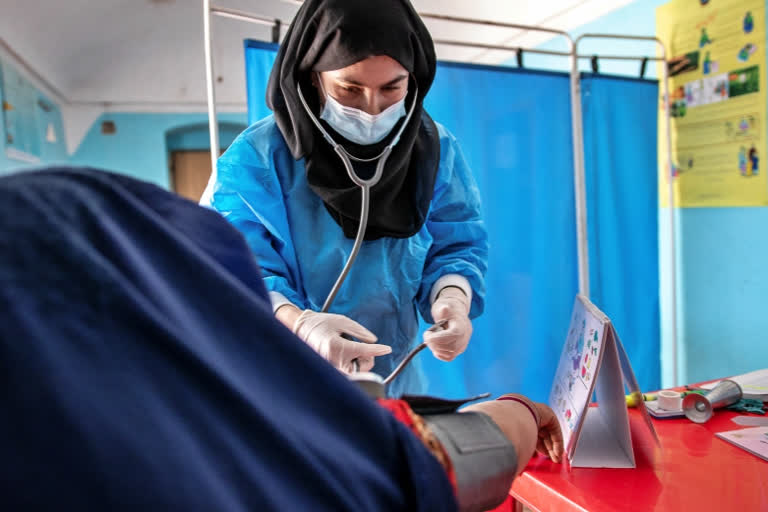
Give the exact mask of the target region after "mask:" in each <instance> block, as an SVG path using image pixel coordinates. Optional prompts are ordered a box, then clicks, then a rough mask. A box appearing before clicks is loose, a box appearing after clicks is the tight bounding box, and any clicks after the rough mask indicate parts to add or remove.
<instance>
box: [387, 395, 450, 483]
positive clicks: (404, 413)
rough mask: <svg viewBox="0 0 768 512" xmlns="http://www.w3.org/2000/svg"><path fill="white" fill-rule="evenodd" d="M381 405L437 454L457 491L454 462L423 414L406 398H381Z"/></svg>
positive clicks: (428, 448)
mask: <svg viewBox="0 0 768 512" xmlns="http://www.w3.org/2000/svg"><path fill="white" fill-rule="evenodd" d="M377 402H379V405H381V406H382V407H384V408H385V409H386V410H388V411H389V412H390V413H392V415H393V416H394V417H395V418H396V419H397V420H398V421H399V422H400V423H402V424H403V425H405V426H406V427H408V429H409V430H410V431H411V432H413V434H414V435H415V436H416V437H418V438H419V439H420V440H421V442H422V443H424V446H426V447H427V450H429V452H430V453H431V454H432V455H434V456H435V458H436V459H437V461H438V462H439V463H440V465H441V466H443V469H445V473H446V474H447V475H448V480H450V482H451V486H452V487H453V491H454V493H455V492H456V489H457V486H456V472H455V471H454V470H453V463H452V462H451V458H450V457H449V456H448V452H446V451H445V448H444V447H443V445H442V443H441V442H440V441H439V440H438V439H437V437H435V434H434V433H433V432H432V431H431V430H430V429H429V426H428V425H427V424H426V423H425V422H424V420H423V419H422V417H421V416H419V415H418V414H416V413H414V412H413V410H411V406H410V405H408V403H407V402H405V401H404V400H395V399H391V398H380V399H378V400H377Z"/></svg>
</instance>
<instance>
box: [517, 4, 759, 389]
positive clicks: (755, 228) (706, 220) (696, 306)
mask: <svg viewBox="0 0 768 512" xmlns="http://www.w3.org/2000/svg"><path fill="white" fill-rule="evenodd" d="M666 3H667V0H638V1H635V2H633V3H631V4H629V5H627V6H625V7H623V8H620V9H618V10H616V11H614V12H612V13H610V14H608V15H606V16H604V17H602V18H600V19H598V20H595V21H594V22H592V23H589V24H587V25H584V26H582V27H579V28H577V29H575V30H572V31H570V34H571V35H572V36H573V37H574V38H575V37H577V36H578V35H580V34H583V33H585V32H592V33H595V32H597V33H613V34H617V33H621V34H632V35H645V36H647V35H655V34H656V7H658V6H660V5H663V4H666ZM691 3H692V4H696V5H694V7H698V2H694V1H693V0H692V2H691ZM767 3H768V2H767ZM540 48H544V49H556V50H566V45H565V43H564V42H563V40H562V39H559V40H557V39H555V40H552V41H550V42H548V43H546V44H543V45H541V46H540ZM579 52H580V53H584V54H592V53H598V54H600V53H602V54H613V55H617V54H633V55H638V54H641V55H643V54H647V55H653V54H654V53H655V45H654V44H653V43H648V44H642V45H635V46H634V48H631V47H627V46H626V45H624V44H621V43H619V42H617V41H613V40H609V41H600V40H588V41H585V42H584V43H583V46H582V45H580V46H579ZM525 65H526V66H528V67H544V68H547V69H557V70H567V69H568V62H567V59H563V58H558V57H548V56H536V55H532V54H530V55H529V54H526V55H525ZM580 67H581V69H582V70H588V69H589V61H586V60H585V61H584V62H581V63H580ZM600 70H601V72H606V73H616V74H625V75H630V76H637V74H638V71H639V65H638V64H637V63H636V62H631V63H627V62H614V63H610V62H609V61H602V60H601V61H600ZM655 76H656V66H655V65H653V64H652V63H649V65H648V68H647V71H646V77H655ZM766 149H768V148H766ZM668 219H669V211H668V210H667V209H665V208H659V256H660V266H659V271H660V280H661V292H662V293H661V309H662V385H663V386H671V385H673V384H681V383H693V382H697V381H701V380H706V379H712V378H717V377H722V376H726V375H733V374H738V373H744V372H747V371H750V370H754V369H757V368H765V367H768V342H766V341H765V340H766V333H767V332H768V316H766V315H763V314H761V313H759V312H758V310H757V308H758V306H760V305H763V304H766V303H767V302H768V266H766V265H765V264H764V262H766V261H768V237H766V236H765V235H764V233H765V232H766V231H768V209H767V208H759V207H756V208H684V209H679V210H678V211H677V212H676V219H677V236H676V245H677V253H678V264H677V267H676V270H677V274H678V276H677V282H678V302H677V303H678V329H677V332H678V367H677V369H678V379H677V382H673V380H672V370H673V368H672V364H671V362H672V360H673V357H672V356H673V353H672V347H671V334H672V328H671V324H670V319H669V314H668V312H669V310H670V305H671V299H670V296H669V293H668V289H669V284H668V283H669V276H670V270H671V265H670V262H669V257H668V254H667V251H668V250H669V220H668Z"/></svg>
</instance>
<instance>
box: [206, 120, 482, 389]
mask: <svg viewBox="0 0 768 512" xmlns="http://www.w3.org/2000/svg"><path fill="white" fill-rule="evenodd" d="M438 130H439V135H440V168H439V171H438V174H437V179H436V182H435V192H434V196H433V199H432V203H431V205H430V210H429V212H428V216H427V221H426V222H425V223H424V225H423V226H422V228H421V230H419V232H418V233H416V234H415V235H414V236H411V237H409V238H400V239H398V238H381V239H379V240H373V241H366V242H364V243H363V246H362V248H361V250H360V253H359V255H358V257H357V260H356V261H355V264H354V265H353V266H352V269H351V271H350V273H349V275H348V277H347V279H346V281H345V282H344V285H343V286H342V287H341V290H340V291H339V293H338V295H337V296H336V300H335V301H334V303H333V304H332V306H331V308H330V312H332V313H339V314H343V315H346V316H348V317H350V318H352V319H353V320H355V321H357V322H359V323H360V324H362V325H363V326H365V327H366V328H368V329H369V330H370V331H372V332H373V333H374V334H376V335H377V336H378V338H379V343H383V344H386V345H390V346H391V347H392V354H390V355H388V356H383V357H377V358H376V360H375V366H374V368H373V370H374V371H375V372H377V373H379V374H380V375H382V376H386V375H388V374H389V373H390V372H391V370H392V369H393V368H394V367H395V366H396V365H397V364H398V363H399V362H400V361H401V360H402V359H403V357H404V356H405V355H406V354H407V352H408V350H410V349H411V348H412V347H413V346H414V345H415V344H416V338H417V335H418V332H419V322H418V316H417V310H418V311H420V312H421V315H422V317H423V318H424V319H425V320H426V321H427V322H429V323H432V317H431V314H430V303H429V294H430V291H431V289H432V285H433V284H434V283H435V282H436V281H437V280H438V279H439V278H440V277H441V276H443V275H446V274H460V275H462V276H464V277H465V278H467V280H468V281H469V283H470V285H471V287H472V290H473V296H472V308H471V312H470V316H471V317H472V318H474V317H476V316H478V315H479V314H480V313H481V312H482V310H483V301H484V294H485V284H484V276H485V272H486V268H487V257H488V237H487V233H486V230H485V226H484V223H483V220H482V216H481V212H480V195H479V192H478V189H477V185H476V183H475V180H474V178H473V176H472V174H471V171H470V170H469V168H468V166H467V164H466V162H465V160H464V157H463V155H462V153H461V150H460V148H459V147H458V144H457V142H456V139H455V138H454V137H453V135H451V134H450V133H449V132H448V131H447V130H446V129H445V128H444V127H442V126H440V125H439V124H438ZM322 143H325V142H324V141H323V142H322ZM217 170H218V173H217V178H216V180H215V181H214V182H212V183H210V184H209V190H208V191H207V193H206V197H207V199H204V200H203V204H207V205H208V206H211V207H213V208H214V209H216V210H218V211H219V212H220V213H221V214H223V215H224V217H226V218H227V219H228V220H229V221H230V222H231V223H232V224H233V225H234V226H235V227H237V228H238V229H239V230H240V231H241V232H242V233H243V234H244V236H245V238H246V239H247V241H248V244H249V245H250V247H251V249H252V250H253V252H254V253H255V255H256V257H257V259H258V262H259V265H261V268H262V270H263V273H264V281H265V284H266V287H267V289H268V290H270V291H276V292H279V293H281V294H283V295H284V296H285V297H286V298H287V299H288V300H290V301H291V302H292V303H293V304H295V305H296V306H298V307H299V308H302V309H312V310H315V311H319V310H320V309H321V308H322V306H323V303H324V301H325V299H326V297H327V296H328V293H329V292H330V291H331V288H332V287H333V284H334V282H335V281H336V279H337V277H338V275H339V272H340V271H341V270H342V268H343V267H344V263H345V261H346V259H347V256H348V255H349V253H350V251H351V250H352V246H353V242H354V241H353V240H351V239H348V238H346V237H345V236H344V234H343V232H342V230H341V228H340V227H339V226H338V224H336V222H335V221H334V220H333V218H332V217H331V215H330V214H329V213H328V211H327V210H326V208H325V205H324V204H323V202H322V200H321V199H320V197H319V196H317V195H316V194H315V193H314V192H313V191H312V190H311V189H310V187H309V185H308V183H307V178H306V172H305V168H304V160H303V159H302V160H299V161H296V160H294V159H293V158H292V156H291V154H290V151H289V149H288V146H287V145H286V143H285V140H284V139H283V137H282V134H281V133H280V131H279V129H278V127H277V125H276V124H275V121H274V118H273V117H272V116H269V117H267V118H265V119H263V120H261V121H259V122H257V123H255V124H254V125H252V126H251V127H249V128H248V129H247V130H245V131H244V132H243V133H242V134H240V136H239V137H238V138H237V139H236V140H235V141H234V142H233V143H232V145H231V146H230V148H229V149H228V150H227V151H226V152H225V153H224V155H222V157H221V158H220V159H219V161H218V165H217ZM339 172H345V170H344V167H343V164H342V163H341V160H339ZM421 357H431V356H421ZM425 384H426V383H425V382H424V377H423V372H422V371H421V369H420V365H419V361H418V358H416V359H415V360H414V361H412V362H411V363H410V365H409V367H408V368H406V370H405V371H403V373H401V374H400V376H399V377H398V379H396V380H395V381H394V382H393V383H392V385H391V386H390V389H389V392H390V394H392V395H399V394H401V393H403V392H408V393H418V392H421V391H423V389H424V387H425Z"/></svg>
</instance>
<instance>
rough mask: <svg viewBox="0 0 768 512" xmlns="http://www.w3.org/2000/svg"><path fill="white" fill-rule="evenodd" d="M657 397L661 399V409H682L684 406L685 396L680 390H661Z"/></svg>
mask: <svg viewBox="0 0 768 512" xmlns="http://www.w3.org/2000/svg"><path fill="white" fill-rule="evenodd" d="M656 399H657V400H658V401H659V409H664V410H665V411H680V410H682V408H683V396H682V394H681V393H680V392H679V391H669V390H666V389H665V390H664V391H659V393H658V394H657V395H656Z"/></svg>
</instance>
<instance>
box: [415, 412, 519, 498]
mask: <svg viewBox="0 0 768 512" xmlns="http://www.w3.org/2000/svg"><path fill="white" fill-rule="evenodd" d="M423 418H424V421H425V422H426V424H427V425H428V426H429V428H430V430H431V431H432V433H433V434H434V435H435V437H437V439H438V440H439V441H440V443H441V444H442V445H443V448H444V449H445V451H446V452H447V454H448V456H449V457H450V459H451V463H452V465H453V470H454V472H455V475H456V487H457V490H456V494H457V498H458V501H459V508H460V509H461V510H462V511H475V510H477V511H482V510H490V509H493V508H495V507H497V506H498V505H500V504H501V503H502V502H503V501H504V500H505V499H506V497H507V495H508V494H509V488H510V486H511V485H512V480H513V479H514V477H515V471H516V470H517V453H516V452H515V448H514V446H512V444H511V443H510V442H509V440H508V439H507V437H506V436H505V435H504V433H503V432H502V431H501V430H500V429H499V427H498V425H496V423H494V422H493V421H492V420H491V419H490V418H489V417H488V416H486V415H485V414H482V413H475V412H463V413H451V414H433V415H425V416H423Z"/></svg>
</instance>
